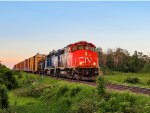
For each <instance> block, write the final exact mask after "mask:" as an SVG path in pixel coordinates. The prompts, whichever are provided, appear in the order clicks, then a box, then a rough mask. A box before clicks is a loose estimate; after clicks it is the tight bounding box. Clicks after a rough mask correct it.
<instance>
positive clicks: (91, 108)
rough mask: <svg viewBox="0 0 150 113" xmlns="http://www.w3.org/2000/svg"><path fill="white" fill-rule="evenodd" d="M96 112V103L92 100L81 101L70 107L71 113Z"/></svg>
mask: <svg viewBox="0 0 150 113" xmlns="http://www.w3.org/2000/svg"><path fill="white" fill-rule="evenodd" d="M96 111H97V106H96V102H95V101H93V100H92V99H84V100H81V101H80V102H79V103H76V104H74V105H73V106H72V107H71V113H94V112H96Z"/></svg>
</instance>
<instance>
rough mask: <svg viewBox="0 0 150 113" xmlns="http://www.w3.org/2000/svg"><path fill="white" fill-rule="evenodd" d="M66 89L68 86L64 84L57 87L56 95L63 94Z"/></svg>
mask: <svg viewBox="0 0 150 113" xmlns="http://www.w3.org/2000/svg"><path fill="white" fill-rule="evenodd" d="M68 90H69V88H68V87H67V86H66V85H64V86H61V87H59V89H58V91H57V95H58V96H62V95H64V94H65V93H66V92H67V91H68Z"/></svg>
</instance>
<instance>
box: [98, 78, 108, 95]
mask: <svg viewBox="0 0 150 113" xmlns="http://www.w3.org/2000/svg"><path fill="white" fill-rule="evenodd" d="M96 83H97V91H98V94H99V95H101V96H103V95H104V94H105V89H106V87H105V81H104V78H103V77H101V76H100V77H98V79H97V81H96Z"/></svg>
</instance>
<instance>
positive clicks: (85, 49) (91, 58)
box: [71, 43, 98, 68]
mask: <svg viewBox="0 0 150 113" xmlns="http://www.w3.org/2000/svg"><path fill="white" fill-rule="evenodd" d="M71 53H72V54H71V57H72V66H73V67H80V68H82V67H87V68H88V67H91V68H94V67H98V55H97V52H96V47H95V46H94V45H93V44H91V43H78V44H75V45H73V46H72V47H71Z"/></svg>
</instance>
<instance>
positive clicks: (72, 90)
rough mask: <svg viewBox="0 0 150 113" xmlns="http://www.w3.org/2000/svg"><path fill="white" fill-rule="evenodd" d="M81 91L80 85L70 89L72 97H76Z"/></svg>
mask: <svg viewBox="0 0 150 113" xmlns="http://www.w3.org/2000/svg"><path fill="white" fill-rule="evenodd" d="M80 91H81V88H80V87H78V86H77V87H73V88H72V89H71V90H70V97H74V96H76V95H77V94H78V93H79V92H80Z"/></svg>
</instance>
